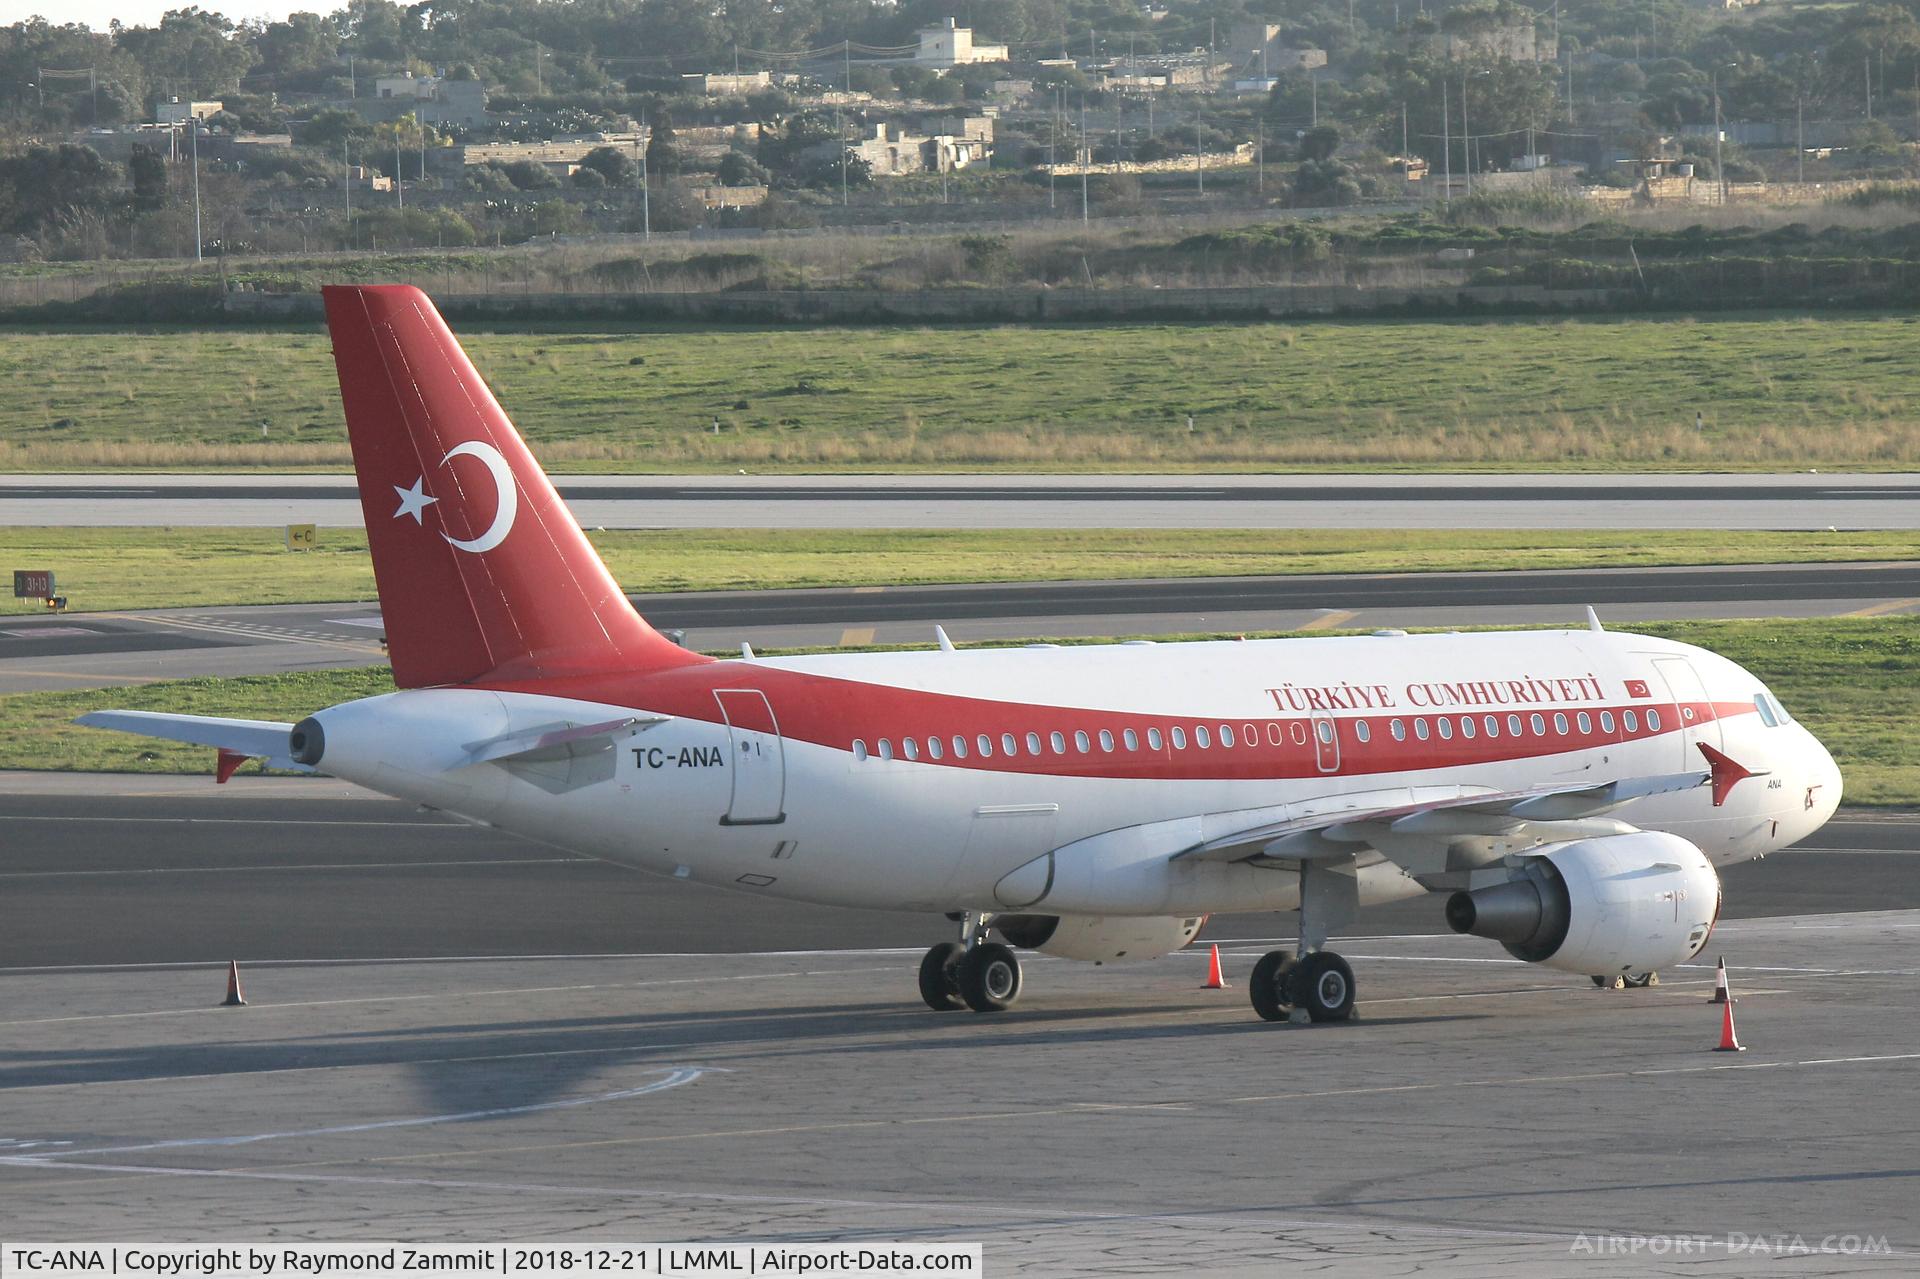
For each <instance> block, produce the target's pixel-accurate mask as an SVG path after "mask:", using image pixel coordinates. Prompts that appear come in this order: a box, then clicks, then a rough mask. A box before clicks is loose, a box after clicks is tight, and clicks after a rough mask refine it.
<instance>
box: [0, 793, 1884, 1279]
mask: <svg viewBox="0 0 1920 1279" xmlns="http://www.w3.org/2000/svg"><path fill="white" fill-rule="evenodd" d="M90 780H91V790H99V789H101V783H100V782H99V780H98V779H90ZM107 789H110V790H117V791H121V792H134V793H122V794H115V795H108V796H107V797H105V798H96V797H93V796H92V795H91V794H90V791H89V779H78V778H74V779H60V778H24V779H23V778H21V777H19V776H17V775H16V776H14V777H10V778H0V791H4V792H5V793H4V794H0V831H3V832H4V840H5V844H4V847H5V849H6V854H5V858H4V871H5V875H6V878H5V879H4V881H3V882H4V891H5V892H6V893H7V895H8V903H9V907H10V909H9V911H8V918H9V928H8V929H7V930H6V931H5V933H4V935H0V948H3V949H0V965H4V967H0V1009H3V1010H4V1011H0V1025H4V1030H5V1033H4V1035H0V1096H3V1097H4V1100H5V1113H6V1115H7V1123H6V1130H5V1132H4V1133H0V1234H4V1235H6V1236H7V1237H10V1238H16V1239H17V1238H27V1237H38V1238H51V1239H84V1238H106V1237H109V1236H113V1237H119V1238H175V1239H212V1238H221V1239H232V1238H260V1237H265V1236H267V1235H269V1234H272V1235H276V1236H281V1237H286V1238H290V1239H303V1238H304V1239H328V1238H332V1239H338V1238H355V1237H378V1238H383V1239H402V1240H413V1239H436V1240H498V1239H502V1238H515V1237H517V1238H553V1237H573V1238H581V1237H586V1238H596V1239H630V1240H662V1241H664V1240H685V1239H729V1240H738V1239H751V1240H760V1241H771V1242H779V1241H783V1240H795V1241H798V1240H808V1241H811V1240H818V1239H826V1238H833V1239H852V1240H855V1241H861V1240H907V1241H931V1240H937V1239H953V1240H964V1241H973V1240H978V1241H981V1242H983V1243H984V1244H985V1249H986V1258H987V1265H988V1267H989V1270H990V1272H992V1273H997V1274H1007V1273H1026V1274H1037V1275H1106V1274H1112V1273H1115V1272H1116V1271H1119V1270H1127V1271H1129V1272H1134V1273H1162V1274H1174V1273H1179V1274H1247V1275H1254V1274H1260V1275H1270V1274H1272V1273H1273V1272H1274V1270H1275V1268H1276V1267H1277V1266H1281V1265H1285V1264H1288V1263H1297V1264H1312V1265H1315V1266H1316V1267H1318V1268H1319V1270H1320V1272H1321V1273H1332V1274H1374V1273H1381V1272H1383V1271H1405V1270H1412V1269H1415V1268H1418V1269H1420V1270H1421V1271H1423V1272H1428V1273H1434V1274H1440V1275H1461V1276H1465V1275H1481V1274H1494V1273H1503V1272H1511V1273H1515V1274H1522V1275H1528V1276H1534V1275H1554V1274H1579V1275H1595V1274H1602V1275H1611V1274H1629V1273H1631V1274H1642V1273H1646V1271H1647V1269H1648V1260H1647V1257H1646V1255H1645V1254H1644V1253H1628V1252H1627V1251H1625V1247H1626V1240H1628V1239H1630V1238H1632V1237H1636V1236H1638V1237H1640V1238H1642V1240H1643V1241H1644V1239H1645V1238H1647V1237H1649V1236H1655V1235H1657V1236H1661V1237H1663V1238H1666V1239H1668V1240H1669V1245H1668V1246H1669V1247H1671V1246H1672V1243H1671V1241H1672V1240H1674V1239H1676V1238H1685V1239H1686V1240H1687V1241H1688V1246H1689V1248H1691V1249H1694V1251H1693V1252H1692V1253H1691V1255H1690V1256H1689V1258H1688V1265H1687V1269H1688V1270H1689V1272H1698V1273H1705V1274H1748V1273H1752V1272H1754V1271H1755V1270H1757V1269H1760V1268H1762V1267H1763V1266H1765V1265H1766V1264H1767V1263H1768V1262H1772V1261H1776V1260H1777V1258H1776V1256H1775V1255H1774V1254H1772V1253H1765V1252H1762V1253H1756V1252H1755V1251H1754V1247H1753V1240H1754V1239H1755V1238H1756V1237H1760V1236H1767V1237H1772V1236H1780V1237H1782V1238H1784V1239H1787V1240H1790V1239H1792V1238H1794V1237H1798V1238H1799V1239H1801V1240H1802V1241H1803V1242H1802V1246H1803V1247H1806V1248H1809V1249H1812V1250H1815V1251H1816V1252H1817V1250H1818V1249H1820V1248H1822V1247H1826V1248H1828V1249H1829V1251H1828V1252H1826V1253H1824V1254H1818V1255H1817V1256H1816V1259H1815V1262H1814V1264H1816V1265H1818V1266H1820V1267H1821V1269H1822V1272H1823V1273H1833V1272H1842V1273H1853V1272H1868V1273H1910V1272H1911V1270H1912V1266H1913V1254H1914V1251H1915V1249H1920V1230H1916V1227H1915V1224H1914V1216H1913V1213H1912V1202H1913V1178H1914V1176H1915V1175H1916V1173H1915V1170H1914V1168H1913V1166H1912V1159H1911V1150H1912V1149H1913V1140H1914V1135H1915V1134H1914V1121H1913V1119H1912V1118H1911V1117H1910V1107H1909V1106H1907V1104H1906V1099H1907V1093H1908V1084H1909V1081H1910V1080H1911V1077H1912V1071H1913V1069H1914V1066H1915V1063H1916V1062H1917V1061H1920V1050H1917V1048H1916V1045H1915V1043H1914V1040H1913V1036H1912V1033H1911V1029H1910V1027H1911V1025H1912V1024H1913V1019H1914V1015H1915V1013H1916V1012H1917V1011H1920V996H1917V995H1916V993H1915V982H1914V977H1915V976H1916V971H1915V969H1914V967H1913V964H1912V962H1911V954H1910V941H1909V940H1908V939H1909V938H1911V937H1912V936H1913V931H1912V930H1913V929H1915V928H1917V927H1920V909H1916V907H1920V852H1916V851H1915V850H1916V849H1920V824H1917V823H1916V822H1915V821H1914V820H1913V819H1909V818H1897V819H1876V818H1872V817H1870V816H1859V815H1847V816H1846V817H1844V818H1843V819H1842V820H1840V821H1837V822H1835V823H1833V824H1832V825H1830V826H1829V827H1828V828H1827V829H1826V831H1823V832H1822V833H1821V834H1820V835H1819V836H1817V837H1816V839H1815V841H1814V842H1815V844H1816V848H1814V849H1809V850H1790V851H1788V852H1785V853H1782V854H1777V855H1776V856H1774V857H1771V858H1769V859H1767V860H1766V861H1765V862H1763V863H1755V864H1751V865H1747V866H1742V867H1736V868H1732V869H1731V870H1730V871H1729V873H1728V874H1727V876H1726V884H1727V893H1728V911H1727V917H1726V919H1725V920H1724V921H1723V922H1722V924H1721V925H1720V928H1719V930H1718V932H1717V934H1716V936H1715V938H1714V941H1713V943H1712V946H1713V950H1714V951H1715V952H1718V951H1721V950H1724V951H1725V953H1726V954H1727V957H1728V962H1729V965H1730V967H1731V968H1732V970H1733V973H1734V980H1735V990H1736V994H1738V995H1739V996H1740V1003H1739V1004H1738V1006H1737V1007H1738V1015H1739V1022H1740V1033H1741V1035H1742V1037H1743V1039H1744V1040H1745V1042H1747V1043H1748V1044H1749V1045H1750V1047H1751V1051H1749V1052H1747V1053H1745V1054H1741V1055H1739V1056H1723V1055H1716V1054H1713V1053H1711V1052H1708V1051H1706V1050H1707V1049H1708V1048H1709V1047H1711V1045H1712V1043H1713V1042H1714V1041H1715V1040H1716V1038H1717V1034H1718V1025H1719V1017H1718V1010H1717V1009H1714V1008H1712V1007H1711V1006H1709V1005H1707V1004H1706V1002H1705V1001H1706V995H1707V993H1708V991H1709V990H1710V988H1711V970H1710V968H1708V967H1705V966H1701V965H1695V966H1690V967H1685V968H1682V969H1678V970H1674V971H1670V972H1668V973H1666V974H1665V975H1664V978H1665V980H1664V982H1663V984H1662V985H1661V986H1659V987H1656V988H1653V989H1650V990H1645V991H1622V992H1612V991H1607V992H1603V991H1597V990H1595V989H1594V988H1593V987H1592V986H1591V985H1590V984H1588V983H1587V982H1586V981H1585V980H1584V979H1582V978H1579V977H1577V976H1576V977H1570V976H1568V975H1565V974H1558V973H1553V972H1548V971H1544V970H1540V969H1537V968H1532V967H1529V966H1526V965H1522V964H1519V963H1517V962H1513V961H1510V960H1507V959H1506V958H1505V957H1504V956H1503V955H1502V954H1501V952H1500V951H1499V950H1498V949H1497V948H1495V947H1493V946H1491V945H1490V944H1489V943H1485V942H1481V941H1477V940H1473V939H1464V938H1457V937H1454V936H1452V935H1450V934H1446V935H1440V934H1439V933H1437V931H1436V930H1435V929H1434V928H1433V927H1432V920H1433V918H1434V917H1435V916H1437V909H1431V910H1429V911H1427V912H1425V913H1422V912H1421V911H1419V910H1416V909H1413V908H1410V907H1406V906H1400V907H1395V908H1393V909H1392V910H1390V911H1382V912H1379V913H1377V914H1369V915H1367V916H1364V917H1363V920H1362V928H1363V930H1364V931H1363V932H1362V933H1361V935H1357V936H1354V937H1352V938H1349V939H1347V940H1346V941H1344V942H1343V943H1342V944H1341V947H1340V949H1341V950H1342V953H1344V954H1347V955H1348V956H1349V958H1350V959H1351V961H1352V962H1353V964H1354V967H1355V969H1356V972H1357V974H1358V979H1359V982H1360V989H1361V1007H1362V1017H1361V1020H1359V1021H1357V1022H1355V1023H1353V1024H1350V1025H1347V1026H1339V1027H1331V1026H1330V1027H1285V1026H1268V1025H1266V1024H1264V1023H1261V1022H1258V1021H1257V1020H1255V1019H1254V1018H1252V1016H1251V1015H1250V1013H1249V1012H1248V1011H1247V1009H1246V1008H1245V995H1244V991H1243V990H1242V989H1240V984H1241V983H1242V982H1244V979H1245V975H1246V973H1247V971H1248V969H1249V968H1250V967H1251V965H1252V963H1253V961H1254V959H1255V958H1256V957H1257V955H1258V954H1259V953H1260V952H1261V951H1263V950H1264V949H1267V948H1268V947H1269V945H1271V944H1273V943H1271V942H1269V941H1267V940H1265V939H1270V938H1282V937H1285V936H1286V935H1287V934H1288V933H1289V932H1290V925H1291V916H1288V915H1278V916H1244V917H1220V918H1216V919H1215V920H1213V921H1211V922H1210V923H1209V924H1208V926H1207V929H1206V931H1205V932H1204V933H1203V936H1202V940H1203V941H1205V940H1208V939H1213V940H1219V941H1221V942H1222V949H1223V951H1224V952H1225V962H1226V965H1227V968H1228V974H1229V977H1230V979H1231V980H1232V983H1233V985H1234V989H1231V990H1228V991H1201V990H1199V989H1197V987H1198V985H1199V983H1200V977H1201V975H1202V972H1203V969H1204V956H1203V954H1202V953H1200V952H1197V951H1188V952H1183V953H1181V954H1179V955H1176V956H1169V957H1167V958H1164V959H1160V960H1155V961H1150V962H1147V963H1142V964H1133V965H1114V966H1110V967H1106V968H1092V967H1088V966H1083V965H1075V964H1068V963H1064V962H1059V961H1053V960H1048V959H1046V958H1044V957H1037V956H1036V957H1033V958H1032V959H1031V960H1030V961H1029V962H1028V963H1027V969H1028V983H1029V984H1028V994H1027V996H1026V998H1025V999H1024V1000H1023V1002H1022V1003H1021V1005H1020V1006H1019V1007H1018V1008H1016V1009H1015V1010H1014V1011H1012V1012H1010V1013H1007V1014H1004V1015H1001V1016H997V1017H990V1018H989V1017H977V1016H973V1015H971V1014H950V1015H940V1014H933V1013H929V1012H927V1011H926V1010H925V1009H924V1008H923V1007H922V1006H920V1005H919V1003H918V1001H917V999H916V998H915V997H914V995H913V990H912V980H913V978H912V967H913V964H914V963H915V962H916V961H917V958H918V953H919V950H920V949H921V948H923V947H924V946H925V945H926V944H927V942H928V941H929V940H930V939H932V938H936V937H939V936H942V935H944V932H945V930H946V928H947V927H948V925H946V923H945V921H943V920H940V919H939V918H937V917H913V916H898V915H884V914H873V913H868V912H838V911H829V910H823V909H813V908H806V907H791V906H785V905H778V904H775V903H771V902H767V901H763V900H759V899H755V898H751V897H745V896H740V895H735V894H723V893H720V892H717V891H714V890H706V889H702V888H700V887H698V886H693V885H683V884H676V883H673V882H671V881H664V880H658V879H653V878H648V877H643V876H640V875H639V874H637V873H635V872H629V871H623V870H619V869H617V868H613V867H608V866H604V865H602V864H600V863H596V862H585V863H582V862H578V861H575V860H574V859H571V858H569V857H568V856H567V855H565V854H562V853H558V852H554V851H551V850H545V849H540V848H537V847H534V846H531V845H526V844H521V843H517V842H514V841H509V840H507V839H505V838H504V837H502V836H499V835H497V834H494V833H492V832H488V831H485V830H479V829H475V828H471V827H463V826H453V825H451V824H448V823H444V822H442V821H439V820H437V819H433V818H430V817H426V816H423V815H420V814H417V813H414V812H412V811H410V810H408V809H406V808H405V807H404V806H402V805H398V804H394V803H391V802H389V801H383V800H377V799H367V798H356V797H354V796H353V794H351V793H350V792H349V791H348V790H347V788H345V787H343V786H341V785H340V784H337V783H327V782H319V783H314V782H300V781H264V782H258V783H253V784H248V783H247V782H246V780H245V779H242V780H240V781H237V782H236V783H234V784H233V785H232V786H231V787H230V788H228V789H227V790H224V791H218V792H216V791H213V790H212V788H211V787H210V786H207V785H205V784H204V783H202V784H201V785H200V786H198V787H194V786H192V785H191V784H190V783H188V782H187V781H185V780H183V779H154V780H152V781H149V780H147V779H121V780H120V782H119V783H117V784H116V783H108V785H107ZM140 792H151V793H144V794H143V793H140ZM229 957H237V958H239V959H240V960H241V961H242V964H243V974H244V977H245V981H246V993H247V996H248V999H249V1000H250V1006H249V1007H247V1008H244V1009H216V1008H213V1007H210V1005H212V1004H213V1003H215V1002H217V1000H218V998H219V996H220V994H221V990H222V971H221V970H222V967H223V964H224V961H225V959H227V958H229ZM97 964H107V965H112V966H111V967H105V968H101V967H95V966H92V965H97ZM1610 1239H1619V1240H1620V1241H1621V1243H1620V1245H1619V1246H1620V1247H1621V1249H1622V1251H1620V1252H1619V1253H1618V1254H1609V1253H1605V1252H1600V1251H1598V1249H1599V1248H1601V1247H1611V1246H1612V1245H1609V1244H1607V1243H1606V1241H1607V1240H1610ZM1774 1246H1778V1245H1774ZM1643 1247H1644V1243H1643ZM1803 1264H1805V1263H1803Z"/></svg>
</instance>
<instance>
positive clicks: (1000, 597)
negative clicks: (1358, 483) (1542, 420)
mask: <svg viewBox="0 0 1920 1279" xmlns="http://www.w3.org/2000/svg"><path fill="white" fill-rule="evenodd" d="M634 603H635V605H636V606H637V607H638V608H639V609H640V611H641V613H642V615H643V616H645V617H646V618H647V619H648V620H649V621H651V622H652V623H653V624H654V625H655V626H657V627H660V628H662V629H667V630H679V631H682V632H684V636H685V642H686V643H687V644H688V645H689V646H691V647H694V648H699V649H707V650H737V649H738V647H739V645H740V644H741V643H743V642H745V643H748V644H751V645H753V646H754V647H755V648H756V649H771V648H790V647H834V646H866V645H887V644H903V643H925V642H927V641H928V640H930V639H931V638H932V635H933V626H934V625H935V624H936V623H938V624H941V625H943V626H945V628H946V629H947V631H948V633H949V634H950V635H951V636H952V637H953V638H954V640H955V641H957V642H965V641H976V640H977V641H1000V640H1017V639H1030V638H1035V637H1054V638H1069V637H1075V636H1108V635H1134V636H1156V635H1179V634H1192V633H1228V634H1232V633H1236V632H1251V631H1268V630H1300V629H1328V628H1333V627H1341V628H1363V629H1378V628H1383V627H1385V628H1391V627H1414V626H1480V625H1511V626H1521V625H1533V624H1553V623H1561V624H1566V625H1573V626H1582V625H1585V624H1586V619H1585V607H1586V606H1587V605H1589V604H1591V605H1593V606H1594V607H1595V608H1596V609H1597V610H1598V611H1599V612H1600V615H1601V617H1602V618H1603V619H1604V620H1605V621H1606V622H1607V623H1608V624H1611V625H1616V626H1619V625H1628V624H1631V623H1632V622H1635V621H1646V620H1656V619H1667V618H1698V617H1830V616H1836V615H1843V614H1850V613H1866V614H1868V615H1881V614H1888V613H1897V612H1907V611H1911V610H1914V609H1916V608H1920V564H1916V563H1910V562H1909V563H1890V564H1784V565H1781V564H1776V565H1735V566H1726V567H1715V568H1664V569H1646V568H1634V569H1583V570H1573V571H1546V572H1520V573H1402V574H1376V575H1311V576H1289V577H1237V578H1234V577H1224V578H1170V579H1142V580H1132V581H1105V582H1102V581H1094V582H1031V583H1010V584H999V583H986V584H959V585H951V586H906V587H887V588H884V589H882V588H873V587H861V588H848V589H826V590H797V591H720V592H689V593H682V594H668V595H643V596H636V597H634ZM379 637H380V622H379V612H378V609H377V607H376V606H374V605H370V604H293V605H274V606H266V607H255V608H201V609H183V610H153V611H150V612H146V613H140V614H74V615H70V616H67V617H61V618H48V617H38V618H35V617H26V618H20V619H18V620H14V619H8V620H6V621H5V622H0V692H5V691H19V690H25V689H33V688H79V687H87V686H88V685H89V684H93V685H103V684H113V683H116V682H125V681H138V680H144V679H156V678H168V677H178V676H188V675H214V674H258V673H267V672H273V671H287V670H304V669H313V668H317V667H327V666H344V665H357V664H358V665H364V664H367V663H372V662H378V661H380V660H382V655H381V653H380V649H379Z"/></svg>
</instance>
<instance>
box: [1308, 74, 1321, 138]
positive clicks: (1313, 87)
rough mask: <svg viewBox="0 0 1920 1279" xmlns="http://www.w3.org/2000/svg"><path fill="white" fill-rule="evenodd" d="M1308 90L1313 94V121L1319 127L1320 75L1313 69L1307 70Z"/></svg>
mask: <svg viewBox="0 0 1920 1279" xmlns="http://www.w3.org/2000/svg"><path fill="white" fill-rule="evenodd" d="M1307 92H1308V93H1309V94H1311V95H1312V100H1313V123H1314V126H1315V127H1316V128H1317V127H1319V124H1320V77H1319V76H1317V75H1315V74H1314V73H1313V72H1311V71H1309V72H1307Z"/></svg>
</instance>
